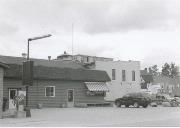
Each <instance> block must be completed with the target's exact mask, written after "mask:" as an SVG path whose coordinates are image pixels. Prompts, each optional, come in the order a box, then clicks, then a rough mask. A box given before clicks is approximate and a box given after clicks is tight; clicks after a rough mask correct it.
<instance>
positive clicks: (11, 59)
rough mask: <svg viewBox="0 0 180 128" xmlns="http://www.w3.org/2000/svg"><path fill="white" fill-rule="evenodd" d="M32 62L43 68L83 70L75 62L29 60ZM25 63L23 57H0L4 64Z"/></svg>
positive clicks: (82, 67) (80, 65) (81, 66)
mask: <svg viewBox="0 0 180 128" xmlns="http://www.w3.org/2000/svg"><path fill="white" fill-rule="evenodd" d="M31 60H33V61H34V66H45V67H59V68H73V69H79V68H80V69H84V66H83V65H82V64H80V63H78V62H75V61H55V60H50V61H49V60H45V59H31ZM23 61H26V59H24V58H23V57H12V56H2V55H0V62H3V63H6V64H18V65H22V62H23Z"/></svg>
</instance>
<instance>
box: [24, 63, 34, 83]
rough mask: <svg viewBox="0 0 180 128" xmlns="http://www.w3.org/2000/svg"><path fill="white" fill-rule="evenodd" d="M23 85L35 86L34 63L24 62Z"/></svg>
mask: <svg viewBox="0 0 180 128" xmlns="http://www.w3.org/2000/svg"><path fill="white" fill-rule="evenodd" d="M22 73H23V74H22V82H23V83H22V84H23V85H25V86H32V85H33V61H30V60H28V61H25V62H23V70H22Z"/></svg>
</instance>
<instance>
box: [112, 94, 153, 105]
mask: <svg viewBox="0 0 180 128" xmlns="http://www.w3.org/2000/svg"><path fill="white" fill-rule="evenodd" d="M150 102H151V99H150V98H149V97H148V96H147V94H145V93H128V94H126V95H124V96H123V97H122V98H118V99H116V100H115V105H116V106H117V107H121V105H125V107H129V106H130V105H133V106H134V107H136V108H138V107H139V106H142V107H144V108H146V107H147V106H148V105H149V103H150Z"/></svg>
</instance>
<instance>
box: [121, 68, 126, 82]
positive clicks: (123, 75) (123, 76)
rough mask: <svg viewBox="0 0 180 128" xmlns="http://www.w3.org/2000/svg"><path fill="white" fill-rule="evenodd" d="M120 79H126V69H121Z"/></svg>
mask: <svg viewBox="0 0 180 128" xmlns="http://www.w3.org/2000/svg"><path fill="white" fill-rule="evenodd" d="M122 81H126V71H125V70H122Z"/></svg>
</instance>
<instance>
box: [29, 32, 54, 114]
mask: <svg viewBox="0 0 180 128" xmlns="http://www.w3.org/2000/svg"><path fill="white" fill-rule="evenodd" d="M50 36H52V35H51V34H48V35H43V36H39V37H33V38H29V39H28V50H27V61H29V60H30V58H29V43H30V41H34V40H39V39H43V38H47V37H50ZM28 93H29V85H26V117H31V114H30V109H29V108H28V98H29V97H28Z"/></svg>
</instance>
